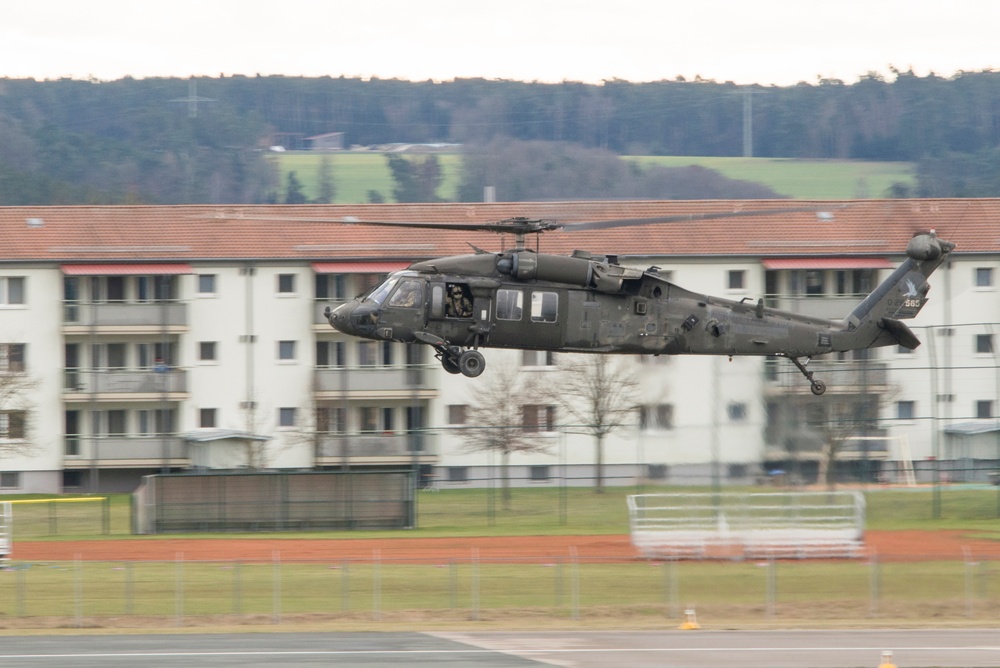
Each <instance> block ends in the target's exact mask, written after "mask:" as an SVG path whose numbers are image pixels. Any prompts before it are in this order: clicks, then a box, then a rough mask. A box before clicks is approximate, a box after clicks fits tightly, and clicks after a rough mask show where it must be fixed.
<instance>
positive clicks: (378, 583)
mask: <svg viewBox="0 0 1000 668" xmlns="http://www.w3.org/2000/svg"><path fill="white" fill-rule="evenodd" d="M688 609H694V610H696V613H697V616H698V619H699V621H700V622H701V623H702V624H703V625H706V624H707V625H734V624H735V625H753V624H757V623H773V622H775V621H782V622H789V623H791V622H808V623H810V624H814V623H823V622H829V623H837V622H853V623H857V622H859V621H860V620H865V619H871V620H877V619H883V620H888V621H893V622H895V621H899V620H903V621H905V620H914V621H917V620H924V621H926V620H927V619H940V620H954V621H959V620H962V619H965V620H974V622H975V623H981V624H989V625H992V624H995V623H996V620H997V619H1000V561H997V560H985V559H980V558H978V557H976V555H974V554H971V553H969V554H966V558H965V560H964V561H963V560H961V559H959V560H956V561H927V562H908V563H880V562H879V561H878V560H877V559H875V558H870V559H866V560H845V561H836V562H826V563H803V562H790V561H775V560H759V561H746V562H712V563H703V562H687V561H635V560H633V561H624V562H623V561H621V560H620V559H613V558H609V559H602V558H600V557H587V558H580V557H576V556H574V555H573V554H572V551H571V553H570V554H569V555H567V556H564V557H553V558H551V559H547V560H544V561H543V562H540V561H538V560H537V559H532V560H519V559H489V560H480V559H479V558H478V556H477V554H476V552H475V551H474V550H472V551H470V554H469V557H468V558H464V559H448V560H440V561H433V560H393V559H380V558H379V556H378V554H377V553H375V554H373V556H372V558H371V559H367V560H363V561H362V560H343V561H336V560H331V561H328V562H326V563H299V562H287V561H282V560H281V558H280V554H279V553H277V552H276V553H275V554H274V557H273V560H272V561H271V562H270V563H244V562H240V561H211V562H202V561H198V562H195V561H185V560H184V559H183V555H177V556H176V558H175V559H174V560H173V561H164V562H110V561H95V562H88V561H75V562H60V563H54V562H53V563H15V564H14V566H12V567H11V568H9V569H7V570H4V571H0V628H15V627H23V628H28V627H39V626H52V625H60V626H71V627H72V626H76V627H83V626H96V625H99V626H122V627H127V626H147V625H151V624H157V625H166V626H186V625H203V624H224V623H239V624H244V623H265V624H267V623H269V624H281V623H293V622H296V621H301V620H305V619H309V620H312V621H323V620H329V621H337V620H354V621H358V622H364V623H365V624H372V623H376V624H377V623H379V622H383V621H384V622H395V623H398V622H402V623H412V624H424V623H427V622H455V623H460V622H470V621H472V622H475V621H491V622H501V623H502V622H509V623H510V624H511V625H513V626H523V625H524V624H525V620H526V619H536V620H544V619H548V620H556V621H561V622H571V623H580V624H586V623H588V622H591V621H592V622H595V623H596V622H599V623H602V624H607V623H612V624H614V623H621V624H630V625H638V624H645V625H649V624H650V623H651V624H652V625H653V626H662V627H666V628H670V627H672V626H676V620H680V619H681V618H682V615H683V613H684V611H685V610H688Z"/></svg>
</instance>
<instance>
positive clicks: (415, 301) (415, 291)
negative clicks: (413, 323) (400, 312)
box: [389, 278, 424, 308]
mask: <svg viewBox="0 0 1000 668" xmlns="http://www.w3.org/2000/svg"><path fill="white" fill-rule="evenodd" d="M421 287H422V286H421V281H418V280H414V279H412V278H411V279H405V280H402V281H400V282H399V287H397V288H396V291H395V292H393V293H392V297H389V306H395V307H398V308H417V307H419V306H422V305H423V303H424V299H423V290H422V289H421Z"/></svg>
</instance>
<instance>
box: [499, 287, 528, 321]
mask: <svg viewBox="0 0 1000 668" xmlns="http://www.w3.org/2000/svg"><path fill="white" fill-rule="evenodd" d="M523 313H524V293H523V292H522V291H521V290H497V320H520V319H521V315H522V314H523Z"/></svg>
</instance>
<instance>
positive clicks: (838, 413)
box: [806, 390, 898, 490]
mask: <svg viewBox="0 0 1000 668" xmlns="http://www.w3.org/2000/svg"><path fill="white" fill-rule="evenodd" d="M897 394H898V392H895V391H892V390H890V391H888V392H871V393H869V394H858V395H848V396H845V397H842V398H835V397H831V398H829V399H827V400H826V401H822V400H813V401H811V402H810V403H809V404H807V406H806V422H807V424H808V426H809V427H810V428H811V429H812V430H813V431H814V432H815V433H816V434H817V435H818V437H819V439H820V441H821V445H820V451H821V458H820V461H819V472H818V475H817V478H818V480H819V481H821V482H825V483H826V486H827V487H828V488H829V489H831V490H832V489H834V488H835V487H836V482H837V477H836V463H837V461H840V460H842V459H843V455H844V452H845V448H846V447H847V446H848V444H849V443H850V442H851V441H857V440H858V439H859V438H863V437H866V436H867V437H871V436H877V435H878V434H875V433H871V434H869V433H868V429H867V427H866V425H873V424H875V423H876V422H877V421H878V415H879V413H880V412H881V409H882V407H883V406H885V405H887V404H889V403H891V402H892V401H893V397H895V396H896V395H897ZM879 433H881V432H879ZM862 446H863V447H865V448H867V444H866V443H864V442H862ZM865 482H867V481H865Z"/></svg>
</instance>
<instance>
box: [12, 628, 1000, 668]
mask: <svg viewBox="0 0 1000 668" xmlns="http://www.w3.org/2000/svg"><path fill="white" fill-rule="evenodd" d="M886 650H889V651H891V652H892V653H893V654H892V658H891V662H892V663H894V664H895V665H897V666H898V667H899V668H949V667H955V668H958V667H963V668H984V667H994V666H997V667H1000V631H998V630H997V629H983V630H964V629H963V630H956V629H940V630H936V629H921V630H909V631H893V630H869V631H866V630H860V631H859V630H843V631H800V630H795V631H705V630H699V631H675V630H669V631H663V632H656V631H636V632H630V631H619V632H615V631H580V632H545V633H529V632H483V633H474V632H473V633H470V632H461V633H459V632H455V633H246V634H167V635H157V634H142V635H53V636H37V635H33V636H3V637H0V666H31V667H35V666H37V667H40V668H54V667H56V666H59V667H60V668H61V667H63V666H67V665H72V666H74V667H86V666H100V667H102V668H115V667H117V666H134V665H142V666H143V667H144V668H159V667H161V666H178V665H183V666H185V667H188V666H213V667H215V666H275V665H281V666H319V665H324V666H365V667H375V666H379V667H381V666H385V667H388V666H398V665H400V664H405V665H407V666H408V668H409V667H420V666H436V667H438V668H441V667H442V666H456V667H458V666H485V667H487V668H489V667H491V666H505V667H510V668H517V667H520V666H546V665H556V666H564V667H577V668H597V667H601V668H604V667H606V666H629V667H633V668H645V667H647V666H648V667H652V666H657V667H664V666H666V667H669V668H687V667H692V668H693V667H695V666H697V667H699V668H702V667H705V666H711V667H713V668H802V667H804V666H808V667H813V668H855V667H872V668H874V667H876V666H878V665H879V663H880V662H881V661H882V652H883V651H886Z"/></svg>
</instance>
